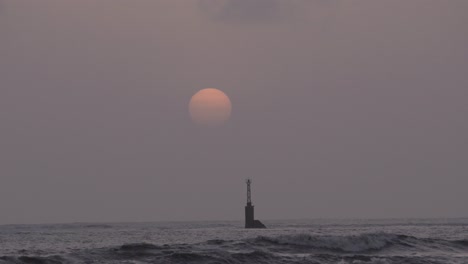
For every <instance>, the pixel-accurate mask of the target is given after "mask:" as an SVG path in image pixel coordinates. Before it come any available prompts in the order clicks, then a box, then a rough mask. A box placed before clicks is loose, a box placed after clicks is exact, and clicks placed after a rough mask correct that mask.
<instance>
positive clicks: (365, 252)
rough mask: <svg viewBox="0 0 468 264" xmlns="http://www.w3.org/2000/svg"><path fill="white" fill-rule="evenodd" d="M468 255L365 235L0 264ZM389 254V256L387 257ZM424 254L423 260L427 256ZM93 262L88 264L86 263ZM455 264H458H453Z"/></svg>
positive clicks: (433, 242)
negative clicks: (432, 253)
mask: <svg viewBox="0 0 468 264" xmlns="http://www.w3.org/2000/svg"><path fill="white" fill-rule="evenodd" d="M441 250H443V251H446V252H451V253H453V252H457V251H459V252H465V253H466V252H468V241H467V240H457V241H450V240H442V239H430V238H417V237H412V236H405V235H399V234H391V233H390V234H389V233H369V234H360V235H348V236H331V235H328V236H327V235H321V236H317V235H310V234H297V235H282V236H258V237H257V238H253V239H242V240H207V241H205V242H201V243H197V244H171V245H156V244H151V243H145V242H142V243H130V244H123V245H120V246H115V247H107V248H93V249H83V250H79V251H73V252H70V253H68V254H63V255H60V256H58V255H53V256H32V255H31V256H29V255H26V254H22V255H21V256H3V257H0V264H18V263H32V264H60V263H134V262H138V263H231V264H238V263H269V264H276V263H317V264H326V263H339V264H348V263H349V264H351V263H353V264H356V263H362V264H394V263H395V264H396V263H447V261H446V260H440V259H435V260H433V261H427V260H428V259H427V258H426V257H425V258H422V257H418V256H417V255H418V254H419V253H422V252H431V251H435V252H441ZM388 253H390V254H388ZM429 255H430V254H426V255H425V256H429ZM91 260H92V261H91ZM456 263H458V262H456Z"/></svg>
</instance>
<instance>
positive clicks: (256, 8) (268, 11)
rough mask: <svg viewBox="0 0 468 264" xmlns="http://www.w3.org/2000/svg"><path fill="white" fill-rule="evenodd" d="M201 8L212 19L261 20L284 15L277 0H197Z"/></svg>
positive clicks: (234, 20) (230, 20)
mask: <svg viewBox="0 0 468 264" xmlns="http://www.w3.org/2000/svg"><path fill="white" fill-rule="evenodd" d="M199 6H200V8H201V10H202V11H203V12H204V13H206V14H207V15H208V16H210V17H211V18H212V19H215V20H220V21H226V22H261V21H271V20H276V19H278V18H281V17H282V16H283V15H284V12H283V8H282V5H281V4H280V1H279V0H199Z"/></svg>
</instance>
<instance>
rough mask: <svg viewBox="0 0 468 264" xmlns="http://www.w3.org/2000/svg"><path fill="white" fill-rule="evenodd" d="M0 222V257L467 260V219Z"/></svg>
mask: <svg viewBox="0 0 468 264" xmlns="http://www.w3.org/2000/svg"><path fill="white" fill-rule="evenodd" d="M263 222H264V223H265V224H266V225H267V227H268V228H267V229H257V230H246V229H244V228H243V222H240V221H227V222H226V221H213V222H154V223H73V224H45V225H3V226H0V263H1V264H4V263H5V264H6V263H38V264H58V263H135V264H137V263H138V264H142V263H229V264H234V263H269V264H275V263H304V264H305V263H313V264H326V263H336V264H348V263H349V264H364V263H369V264H371V263H375V264H392V263H434V264H435V263H441V264H451V263H454V264H455V263H457V264H458V263H460V264H462V263H463V264H468V219H378V220H376V219H373V220H366V219H340V220H338V219H313V220H294V221H292V220H287V221H263Z"/></svg>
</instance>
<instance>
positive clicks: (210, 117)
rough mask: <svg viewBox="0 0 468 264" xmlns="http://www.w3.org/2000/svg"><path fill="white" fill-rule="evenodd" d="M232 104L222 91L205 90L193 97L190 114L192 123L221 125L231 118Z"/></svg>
mask: <svg viewBox="0 0 468 264" xmlns="http://www.w3.org/2000/svg"><path fill="white" fill-rule="evenodd" d="M231 111H232V104H231V100H230V99H229V97H228V96H227V95H226V94H225V93H224V92H222V91H221V90H218V89H215V88H205V89H202V90H200V91H198V92H197V93H195V94H194V95H193V96H192V99H190V103H189V113H190V117H191V118H192V121H193V122H195V123H197V124H202V125H220V124H223V123H225V122H226V121H228V120H229V118H230V117H231Z"/></svg>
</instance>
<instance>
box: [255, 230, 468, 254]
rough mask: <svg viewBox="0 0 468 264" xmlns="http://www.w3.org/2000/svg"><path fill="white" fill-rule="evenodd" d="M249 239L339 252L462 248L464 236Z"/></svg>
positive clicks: (312, 236) (380, 234)
mask: <svg viewBox="0 0 468 264" xmlns="http://www.w3.org/2000/svg"><path fill="white" fill-rule="evenodd" d="M251 243H254V244H255V243H256V244H259V245H261V244H265V243H266V244H272V245H277V246H286V247H289V249H315V250H325V251H332V252H336V253H339V252H342V253H373V252H379V251H383V250H400V251H430V250H433V249H447V250H451V251H453V250H457V249H459V250H463V251H465V250H466V248H467V247H468V241H467V240H459V241H450V240H442V239H430V238H417V237H412V236H406V235H400V234H388V233H370V234H360V235H350V236H326V235H325V236H314V235H309V234H298V235H282V236H276V237H268V236H259V237H257V238H255V239H253V240H251Z"/></svg>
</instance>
